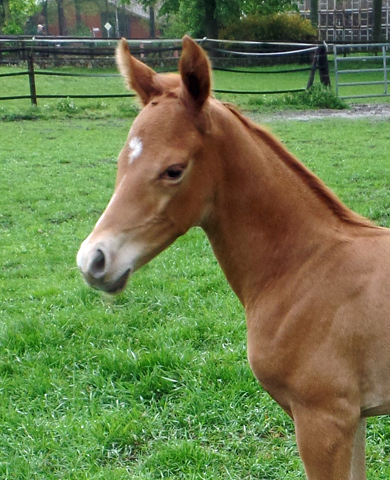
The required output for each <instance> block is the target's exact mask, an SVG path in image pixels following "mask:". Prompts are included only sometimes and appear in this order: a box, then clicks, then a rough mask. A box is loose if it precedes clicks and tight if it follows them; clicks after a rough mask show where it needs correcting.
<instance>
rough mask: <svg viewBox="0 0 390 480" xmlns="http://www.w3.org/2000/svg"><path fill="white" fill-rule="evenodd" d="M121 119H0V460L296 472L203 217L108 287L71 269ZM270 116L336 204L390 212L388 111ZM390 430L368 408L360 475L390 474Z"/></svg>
mask: <svg viewBox="0 0 390 480" xmlns="http://www.w3.org/2000/svg"><path fill="white" fill-rule="evenodd" d="M116 81H118V82H121V80H120V79H117V80H116ZM122 102H123V100H122ZM130 124H131V120H130V119H129V118H123V116H122V117H118V118H114V116H111V115H110V116H109V118H107V119H104V118H102V117H100V118H97V119H96V120H91V119H84V118H73V119H71V120H69V119H64V118H52V119H51V120H50V121H47V120H39V121H35V122H28V121H19V122H9V123H8V122H7V123H0V139H1V140H0V164H1V185H2V188H1V191H2V195H1V197H0V202H1V207H0V235H1V237H0V238H1V249H0V255H1V261H0V265H1V277H0V282H1V283H0V284H1V289H0V295H1V299H0V309H1V323H0V332H1V333H0V352H1V354H0V377H1V384H0V388H1V402H0V476H1V477H2V478H7V479H11V478H15V479H26V480H27V479H28V480H30V479H35V478H36V479H42V478H44V479H55V478H63V479H74V480H76V479H77V480H79V479H83V478H85V479H105V480H119V479H128V478H131V479H139V480H151V479H161V478H166V479H175V480H176V479H194V480H195V479H207V480H209V479H235V480H239V479H240V480H241V479H261V480H265V479H267V480H271V479H275V480H276V479H281V478H283V479H286V480H292V479H303V478H304V474H303V468H302V466H301V463H300V460H299V458H298V454H297V449H296V444H295V439H294V432H293V426H292V423H291V422H290V420H289V419H288V417H287V416H286V415H285V414H284V413H283V412H282V411H281V409H280V408H279V407H278V406H277V405H276V403H275V402H274V401H272V400H271V399H270V398H269V396H268V395H267V394H266V393H265V392H264V391H263V390H262V389H261V387H260V386H259V385H258V383H257V382H256V381H255V380H254V378H253V376H252V373H251V372H250V369H249V366H248V364H247V360H246V332H245V319H244V312H243V310H242V308H241V306H240V305H239V303H238V300H237V299H236V298H235V297H234V295H233V293H232V292H231V291H230V288H229V287H228V285H227V282H226V281H225V279H224V277H223V275H222V273H221V271H220V269H219V267H218V265H217V263H216V260H215V259H214V257H213V255H212V252H211V250H210V247H209V245H208V242H207V239H206V238H205V236H204V235H203V233H202V232H201V231H199V230H193V231H191V232H190V233H189V234H187V235H186V236H185V237H183V238H180V239H179V240H178V241H177V242H176V243H175V244H174V245H173V246H172V247H170V248H169V249H168V250H167V251H166V252H164V253H163V254H161V255H160V256H159V257H158V258H156V259H155V260H153V261H152V262H151V264H149V265H147V266H146V267H144V268H143V269H142V270H140V271H139V272H137V273H136V274H135V275H134V277H132V279H131V280H130V284H129V286H128V288H127V289H126V291H125V292H124V293H122V294H121V295H119V296H118V297H115V298H111V297H106V296H104V295H101V294H100V293H97V292H94V291H91V290H90V289H89V288H88V287H87V286H85V285H84V284H83V281H82V280H81V277H80V275H79V273H78V270H77V268H76V265H75V255H76V253H77V250H78V248H79V245H80V242H81V241H82V240H83V239H84V237H85V236H86V235H87V234H88V233H89V232H90V231H91V228H92V226H93V224H94V223H95V222H96V220H97V219H98V217H99V215H100V213H101V211H102V210H103V209H104V207H105V205H106V204H107V202H108V200H109V199H110V196H111V193H112V189H113V184H114V179H115V168H116V157H117V154H118V153H119V150H120V149H121V147H122V145H123V143H124V141H125V138H126V136H127V132H128V129H129V127H130ZM269 126H270V128H272V130H273V131H274V132H275V133H276V134H277V135H278V136H279V137H281V138H282V140H283V141H284V143H285V144H286V145H287V146H288V148H289V149H290V150H291V151H292V152H294V153H295V154H296V155H297V156H298V157H299V158H300V159H301V160H302V161H304V162H305V163H306V165H308V166H309V167H310V168H311V169H312V170H314V171H315V172H316V173H317V174H318V175H319V176H320V177H321V178H322V179H323V180H325V182H326V183H327V184H328V185H330V186H331V187H332V188H333V189H334V190H335V191H336V193H337V194H338V195H339V196H340V197H341V198H342V200H343V201H344V202H345V203H347V205H349V206H350V207H352V208H353V209H355V210H356V211H358V212H359V213H361V214H363V215H366V216H369V217H370V218H372V219H374V220H375V221H376V222H377V223H378V224H380V225H384V226H388V227H390V196H389V188H388V185H389V178H390V164H389V154H390V130H389V120H371V119H361V120H346V119H333V120H331V119H326V120H322V121H311V122H299V121H284V122H282V121H274V122H270V123H269ZM389 435H390V425H389V420H388V418H387V417H381V418H374V419H369V422H368V447H367V462H368V478H375V479H382V480H385V479H388V478H389V477H390V448H389V441H388V439H389Z"/></svg>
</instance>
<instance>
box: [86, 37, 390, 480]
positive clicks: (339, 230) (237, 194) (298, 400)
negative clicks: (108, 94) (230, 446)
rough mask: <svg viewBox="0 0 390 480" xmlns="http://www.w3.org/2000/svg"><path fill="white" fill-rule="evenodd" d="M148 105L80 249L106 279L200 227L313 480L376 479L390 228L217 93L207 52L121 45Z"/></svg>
mask: <svg viewBox="0 0 390 480" xmlns="http://www.w3.org/2000/svg"><path fill="white" fill-rule="evenodd" d="M117 63H118V66H119V68H120V70H121V72H122V74H123V76H124V77H125V79H126V80H127V82H128V84H129V86H130V87H132V88H133V89H134V90H135V91H136V92H137V93H138V95H139V96H140V98H141V100H142V103H143V105H144V108H143V110H142V111H141V113H140V115H139V116H138V117H137V119H136V120H135V122H134V124H133V126H132V128H131V131H130V133H129V137H128V139H127V142H126V144H125V146H124V148H123V149H122V151H121V153H120V156H119V162H118V173H117V181H116V188H115V192H114V195H113V197H112V199H111V201H110V203H109V205H108V206H107V208H106V210H105V212H104V213H103V215H102V216H101V218H100V220H99V222H98V223H97V224H96V226H95V228H94V230H93V231H92V233H91V235H90V236H89V237H88V238H87V239H86V240H85V241H84V242H83V244H82V246H81V248H80V251H79V253H78V265H79V268H80V270H81V272H82V274H83V276H84V278H85V280H86V281H87V282H88V283H89V284H90V285H91V286H93V287H95V288H99V289H102V290H105V291H107V292H110V293H116V292H118V291H120V290H121V289H123V288H124V287H125V285H126V282H127V279H128V277H129V275H130V274H131V273H132V272H134V271H135V270H136V269H138V268H139V267H141V266H142V265H144V264H145V263H146V262H148V261H149V260H150V259H152V258H153V257H155V256H156V255H157V254H158V253H159V252H161V251H162V250H163V249H165V248H166V247H167V246H168V245H170V244H171V243H172V242H173V241H174V240H175V239H176V238H177V237H178V236H180V235H183V234H184V233H186V231H187V230H188V229H189V228H191V227H192V226H195V225H199V226H201V227H202V228H203V229H204V230H205V232H206V234H207V236H208V238H209V239H210V242H211V245H212V247H213V250H214V252H215V255H216V257H217V259H218V261H219V263H220V265H221V267H222V269H223V270H224V272H225V275H226V277H227V279H228V281H229V283H230V285H231V286H232V288H233V290H234V291H235V293H236V294H237V295H238V297H239V299H240V300H241V302H242V304H243V305H244V307H245V311H246V316H247V327H248V358H249V362H250V365H251V367H252V370H253V372H254V374H255V375H256V377H257V378H258V380H259V382H260V383H261V384H262V385H263V386H264V388H265V389H266V390H267V391H268V392H269V393H270V395H271V396H272V397H273V398H274V399H275V400H276V401H277V402H278V403H279V404H280V405H281V406H282V408H283V409H284V410H285V411H286V412H287V413H288V414H289V415H290V416H291V417H292V419H293V420H294V423H295V428H296V435H297V442H298V448H299V452H300V455H301V458H302V460H303V462H304V466H305V470H306V474H307V478H308V479H309V480H363V479H365V478H366V477H365V459H364V457H365V421H366V420H365V418H366V417H367V416H370V415H381V414H388V413H389V412H390V349H389V342H390V318H389V317H390V313H389V312H390V295H389V293H390V235H389V230H387V229H383V228H379V227H376V226H374V225H373V224H371V223H370V222H369V221H368V220H366V219H364V218H362V217H360V216H358V215H357V214H355V213H353V212H352V211H351V210H349V209H348V208H347V207H346V206H345V205H343V204H342V203H341V202H340V200H339V199H338V198H337V197H336V196H335V195H334V194H333V193H332V192H331V191H330V190H329V189H328V188H327V187H326V186H325V185H324V184H323V183H322V182H321V180H319V179H318V178H317V177H316V176H315V175H314V174H312V173H311V172H310V171H309V170H308V169H307V168H306V167H305V166H303V165H302V164H301V163H300V162H299V161H298V160H297V159H296V158H294V157H293V156H292V155H291V154H290V153H289V152H288V151H287V150H286V149H285V148H284V147H283V145H282V144H281V143H280V142H278V141H277V140H276V139H275V138H274V137H273V136H272V135H271V134H270V133H268V132H267V131H266V130H264V129H262V128H261V127H258V126H256V125H255V124H253V123H252V122H251V121H250V120H248V119H246V118H245V117H243V116H242V115H241V114H240V113H238V112H237V111H236V110H235V109H234V108H232V107H230V106H227V105H223V104H221V103H220V102H218V101H217V100H215V99H214V98H212V97H211V96H210V66H209V62H208V59H207V57H206V55H205V53H204V52H203V51H202V49H201V48H200V47H199V46H198V45H197V44H196V43H195V42H193V41H192V40H191V39H190V38H188V37H185V38H184V40H183V52H182V57H181V62H180V75H168V76H164V75H159V74H157V73H155V72H154V71H153V70H151V69H150V68H149V67H147V66H146V65H144V64H142V63H141V62H139V61H138V60H136V59H135V58H134V57H132V56H131V54H130V52H129V49H128V46H127V43H126V41H125V40H122V41H121V42H120V44H119V46H118V49H117Z"/></svg>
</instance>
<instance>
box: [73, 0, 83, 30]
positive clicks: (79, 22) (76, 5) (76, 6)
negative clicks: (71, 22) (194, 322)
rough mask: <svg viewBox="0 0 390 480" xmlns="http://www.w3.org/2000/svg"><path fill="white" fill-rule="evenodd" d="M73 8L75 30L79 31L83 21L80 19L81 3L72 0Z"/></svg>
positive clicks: (78, 0) (77, 0)
mask: <svg viewBox="0 0 390 480" xmlns="http://www.w3.org/2000/svg"><path fill="white" fill-rule="evenodd" d="M74 10H75V13H76V31H77V32H79V31H80V29H81V27H82V25H83V22H82V20H81V5H80V0H74Z"/></svg>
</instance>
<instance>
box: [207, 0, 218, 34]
mask: <svg viewBox="0 0 390 480" xmlns="http://www.w3.org/2000/svg"><path fill="white" fill-rule="evenodd" d="M204 9H205V13H206V18H205V34H206V37H207V38H218V21H217V18H216V10H217V3H216V0H204Z"/></svg>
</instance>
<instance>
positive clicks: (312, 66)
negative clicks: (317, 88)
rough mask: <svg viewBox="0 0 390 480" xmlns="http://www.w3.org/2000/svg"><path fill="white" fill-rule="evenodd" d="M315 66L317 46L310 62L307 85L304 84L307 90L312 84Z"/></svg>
mask: <svg viewBox="0 0 390 480" xmlns="http://www.w3.org/2000/svg"><path fill="white" fill-rule="evenodd" d="M317 67H318V48H317V50H316V51H315V52H314V57H313V61H312V63H311V70H310V76H309V80H308V82H307V85H306V90H309V88H311V87H312V86H313V82H314V76H315V74H316V70H317Z"/></svg>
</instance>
